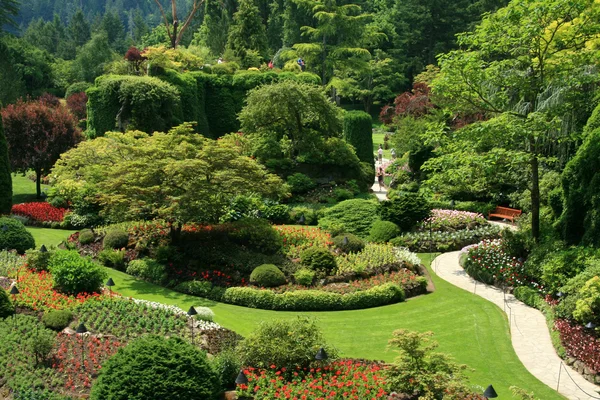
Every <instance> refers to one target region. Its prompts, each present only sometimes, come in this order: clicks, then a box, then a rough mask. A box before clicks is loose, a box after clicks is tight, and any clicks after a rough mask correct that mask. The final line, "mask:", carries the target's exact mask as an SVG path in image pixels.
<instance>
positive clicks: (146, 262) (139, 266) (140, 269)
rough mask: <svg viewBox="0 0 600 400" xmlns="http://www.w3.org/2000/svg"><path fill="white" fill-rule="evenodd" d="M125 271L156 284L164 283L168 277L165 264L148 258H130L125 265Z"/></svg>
mask: <svg viewBox="0 0 600 400" xmlns="http://www.w3.org/2000/svg"><path fill="white" fill-rule="evenodd" d="M127 273H128V274H129V275H133V276H137V277H138V278H142V279H144V280H147V281H150V282H154V283H158V284H161V283H164V282H165V281H166V280H167V278H168V277H169V276H168V274H167V271H166V270H165V266H164V265H162V264H161V263H159V262H158V261H155V260H152V259H150V258H144V259H141V260H131V261H130V262H129V265H128V266H127Z"/></svg>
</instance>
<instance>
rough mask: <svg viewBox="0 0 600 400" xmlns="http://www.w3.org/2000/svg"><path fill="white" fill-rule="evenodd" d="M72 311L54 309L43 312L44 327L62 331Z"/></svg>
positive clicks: (70, 317)
mask: <svg viewBox="0 0 600 400" xmlns="http://www.w3.org/2000/svg"><path fill="white" fill-rule="evenodd" d="M72 319H73V313H72V312H71V311H69V310H55V311H50V312H47V313H46V314H44V316H43V317H42V322H43V324H44V325H45V326H46V328H49V329H52V330H55V331H62V330H63V329H65V328H66V327H67V326H69V324H70V323H71V320H72Z"/></svg>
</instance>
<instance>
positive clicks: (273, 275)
mask: <svg viewBox="0 0 600 400" xmlns="http://www.w3.org/2000/svg"><path fill="white" fill-rule="evenodd" d="M250 283H253V284H255V285H257V286H262V287H275V286H281V285H283V284H285V275H284V274H283V272H281V270H280V269H279V268H277V266H275V265H273V264H263V265H259V266H258V267H256V268H254V271H252V273H251V274H250Z"/></svg>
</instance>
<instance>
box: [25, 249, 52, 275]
mask: <svg viewBox="0 0 600 400" xmlns="http://www.w3.org/2000/svg"><path fill="white" fill-rule="evenodd" d="M25 255H26V257H27V267H28V268H30V269H34V270H36V271H38V272H40V271H47V270H48V260H50V256H51V255H52V252H51V251H45V252H42V251H39V250H36V249H29V250H27V251H26V252H25Z"/></svg>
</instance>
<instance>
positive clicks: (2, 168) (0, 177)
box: [0, 115, 12, 214]
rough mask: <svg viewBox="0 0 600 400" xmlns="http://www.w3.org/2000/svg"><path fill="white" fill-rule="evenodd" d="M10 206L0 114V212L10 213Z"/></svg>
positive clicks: (8, 181)
mask: <svg viewBox="0 0 600 400" xmlns="http://www.w3.org/2000/svg"><path fill="white" fill-rule="evenodd" d="M11 208H12V178H11V176H10V161H9V160H8V144H7V143H6V137H5V136H4V130H3V129H2V116H1V115H0V214H10V210H11Z"/></svg>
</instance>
